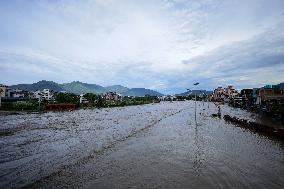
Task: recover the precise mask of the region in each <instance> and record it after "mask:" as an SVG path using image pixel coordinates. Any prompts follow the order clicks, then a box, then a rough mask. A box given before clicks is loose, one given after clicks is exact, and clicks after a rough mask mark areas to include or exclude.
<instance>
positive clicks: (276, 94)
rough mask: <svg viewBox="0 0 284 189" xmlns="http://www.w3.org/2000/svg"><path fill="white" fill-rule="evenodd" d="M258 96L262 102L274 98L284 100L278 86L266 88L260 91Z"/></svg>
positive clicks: (267, 86)
mask: <svg viewBox="0 0 284 189" xmlns="http://www.w3.org/2000/svg"><path fill="white" fill-rule="evenodd" d="M258 96H259V97H260V98H261V101H265V100H269V99H274V98H283V94H282V92H281V90H280V89H279V87H278V86H277V85H266V86H264V87H263V88H261V89H259V91H258Z"/></svg>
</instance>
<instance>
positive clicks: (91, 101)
mask: <svg viewBox="0 0 284 189" xmlns="http://www.w3.org/2000/svg"><path fill="white" fill-rule="evenodd" d="M84 98H85V99H87V100H88V101H89V106H92V107H94V106H95V105H96V101H97V100H98V95H96V94H94V93H86V94H85V95H84Z"/></svg>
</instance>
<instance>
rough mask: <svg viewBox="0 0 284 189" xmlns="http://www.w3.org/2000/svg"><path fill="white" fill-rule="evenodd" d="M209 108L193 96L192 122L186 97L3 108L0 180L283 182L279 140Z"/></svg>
mask: <svg viewBox="0 0 284 189" xmlns="http://www.w3.org/2000/svg"><path fill="white" fill-rule="evenodd" d="M221 111H222V113H223V114H229V115H232V116H236V117H240V118H245V119H251V120H253V121H261V119H260V118H259V116H258V115H256V114H253V113H249V112H246V111H244V110H241V109H233V108H230V107H227V106H222V107H221ZM212 113H217V108H216V106H215V105H214V104H213V103H204V104H203V103H202V102H198V103H197V124H196V123H195V120H194V102H192V101H185V102H173V103H171V102H162V103H160V104H149V105H143V106H132V107H123V108H111V109H101V110H97V109H94V110H77V111H73V112H56V113H53V112H49V113H45V114H26V115H9V116H0V130H1V131H2V133H4V134H2V135H1V136H0V188H21V187H26V188H62V187H64V188H273V189H274V188H284V180H283V178H284V145H283V141H278V140H276V139H273V138H270V137H268V136H263V135H260V134H258V133H252V132H250V131H248V130H244V129H242V128H239V127H236V126H235V125H233V124H231V123H228V122H225V121H224V120H223V119H218V118H213V117H211V114H212ZM270 124H276V125H277V126H283V125H281V123H280V124H279V123H274V122H270ZM5 131H6V133H7V134H5ZM8 131H9V132H8Z"/></svg>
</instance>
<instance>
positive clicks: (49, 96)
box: [41, 89, 53, 100]
mask: <svg viewBox="0 0 284 189" xmlns="http://www.w3.org/2000/svg"><path fill="white" fill-rule="evenodd" d="M41 94H42V96H41V98H42V99H45V100H51V99H52V97H53V95H52V92H51V91H50V90H49V89H43V90H42V91H41Z"/></svg>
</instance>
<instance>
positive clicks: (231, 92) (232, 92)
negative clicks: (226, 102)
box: [225, 85, 239, 98]
mask: <svg viewBox="0 0 284 189" xmlns="http://www.w3.org/2000/svg"><path fill="white" fill-rule="evenodd" d="M238 95H239V93H238V91H237V90H236V89H235V87H234V86H232V85H229V86H228V87H227V88H225V96H226V97H227V98H234V97H237V96H238Z"/></svg>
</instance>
